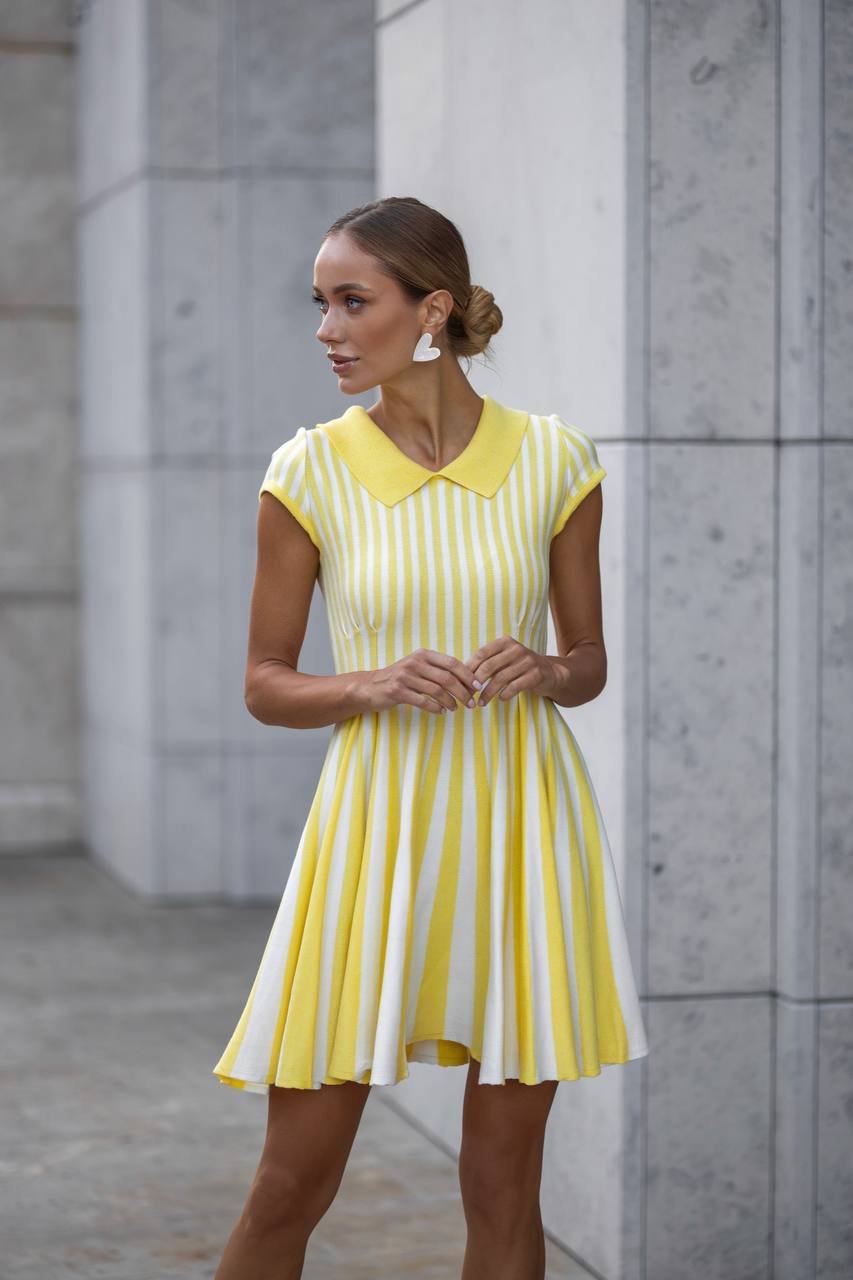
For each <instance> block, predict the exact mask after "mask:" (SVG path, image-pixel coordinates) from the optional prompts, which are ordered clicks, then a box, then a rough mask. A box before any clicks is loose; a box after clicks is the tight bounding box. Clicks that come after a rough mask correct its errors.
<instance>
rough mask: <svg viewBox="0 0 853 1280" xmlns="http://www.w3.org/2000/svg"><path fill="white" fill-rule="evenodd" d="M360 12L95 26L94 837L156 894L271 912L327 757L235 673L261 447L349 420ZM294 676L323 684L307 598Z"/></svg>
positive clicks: (318, 602) (83, 127)
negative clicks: (343, 257)
mask: <svg viewBox="0 0 853 1280" xmlns="http://www.w3.org/2000/svg"><path fill="white" fill-rule="evenodd" d="M370 15H371V6H370V5H369V4H367V3H366V0H359V2H358V3H356V4H352V3H347V4H344V3H343V2H341V3H334V4H329V5H320V6H315V7H313V8H312V7H311V6H304V5H299V4H295V3H285V4H282V3H280V2H278V0H240V2H239V3H237V0H222V2H220V0H192V3H190V0H159V2H158V3H156V4H153V3H144V2H143V0H123V2H122V3H121V4H117V3H112V2H111V0H90V3H88V4H87V5H86V6H85V8H84V14H83V21H82V24H81V28H80V86H79V96H80V110H79V117H78V120H79V150H80V174H79V196H78V199H79V220H78V225H79V252H80V264H81V272H80V274H81V297H82V312H83V332H82V360H81V385H82V414H81V442H80V445H81V459H80V501H81V523H82V530H83V551H82V565H83V567H82V575H83V583H84V586H83V592H84V623H83V635H84V643H83V654H84V673H83V675H84V681H83V684H84V693H83V705H84V709H85V710H84V724H83V734H84V737H83V741H84V755H85V761H86V781H87V794H86V813H87V838H88V841H89V845H90V848H91V852H92V855H93V857H95V858H96V859H97V860H98V861H99V862H101V863H102V864H103V865H104V866H106V867H109V868H110V870H111V871H112V872H113V873H114V874H115V875H116V876H117V877H118V878H119V879H120V880H121V881H122V882H123V883H124V884H126V885H128V886H131V887H133V888H134V889H136V890H138V891H139V892H140V893H142V894H144V895H145V896H146V897H150V898H156V899H160V900H171V899H182V898H193V899H197V898H199V897H201V898H204V897H212V898H220V897H227V898H233V899H247V898H254V897H257V898H260V899H263V900H265V901H266V900H269V899H275V898H277V897H279V896H280V894H281V891H282V889H283V886H284V882H285V879H286V876H287V873H288V871H289V869H290V864H291V862H292V858H293V855H294V852H295V849H296V844H297V839H298V835H299V831H300V829H301V826H302V824H303V822H304V819H305V816H306V815H307V810H308V804H309V802H310V796H311V792H312V789H313V785H314V784H315V783H316V779H317V776H318V773H319V766H320V762H321V760H322V757H323V754H324V751H325V747H326V743H327V741H328V737H329V733H330V730H329V729H328V728H323V729H318V730H310V731H304V730H299V731H297V730H286V729H281V728H270V727H268V726H263V725H260V724H258V723H257V722H256V721H254V720H253V719H252V718H251V716H250V715H249V713H248V712H247V710H246V708H245V706H244V703H243V680H244V672H245V663H246V642H247V632H248V619H249V600H250V593H251V586H252V579H253V574H254V559H255V556H254V553H255V522H256V518H257V509H258V488H259V487H260V483H261V480H262V478H263V475H264V472H265V470H266V466H267V463H268V462H269V458H270V454H271V453H272V451H273V449H274V448H275V447H276V446H277V445H278V444H280V443H281V442H282V441H283V440H284V439H285V438H287V437H288V436H290V435H292V434H293V432H294V431H295V430H296V428H297V427H298V426H300V425H303V424H305V425H309V426H310V425H313V423H314V422H316V421H319V420H322V419H323V418H328V417H331V416H332V415H333V414H334V413H335V412H336V411H337V410H338V408H339V407H340V406H339V395H338V393H337V387H336V386H334V385H333V383H332V380H331V379H330V378H329V374H328V369H327V367H326V362H325V361H324V360H323V358H322V348H321V347H320V344H319V343H318V342H317V341H316V338H315V337H314V333H315V330H316V327H317V320H316V316H315V312H314V309H313V306H312V303H311V301H310V294H311V279H312V276H311V272H312V264H313V259H314V256H315V254H316V252H317V249H318V248H319V242H320V237H321V235H322V233H323V231H324V230H325V228H326V227H327V226H328V224H329V223H330V222H331V221H332V219H333V218H334V217H335V216H336V215H337V214H338V213H340V212H341V210H342V209H346V208H349V207H350V206H352V205H354V204H358V203H361V202H362V201H364V200H367V199H369V198H371V196H372V192H373V111H372V102H373V98H372V93H373V88H372V81H373V76H372V52H373V44H372V41H373V31H372V25H371V22H370V21H369V18H370ZM342 103H345V104H346V108H345V111H346V118H347V121H348V122H349V123H348V124H347V126H346V128H341V110H342V108H341V104H342ZM300 666H302V667H304V668H305V669H306V670H311V671H317V672H322V671H324V670H331V669H332V662H331V654H330V652H329V647H328V641H327V639H326V632H325V619H324V615H323V608H322V597H321V596H320V593H319V591H318V592H316V594H315V599H314V608H312V614H311V619H310V622H309V630H308V634H307V635H306V640H305V645H304V647H303V655H302V659H301V662H300Z"/></svg>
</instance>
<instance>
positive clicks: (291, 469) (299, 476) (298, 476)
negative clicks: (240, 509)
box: [258, 427, 320, 550]
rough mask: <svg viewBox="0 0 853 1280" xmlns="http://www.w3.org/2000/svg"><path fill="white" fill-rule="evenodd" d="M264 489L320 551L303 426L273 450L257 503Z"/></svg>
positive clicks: (305, 429) (306, 433) (306, 432)
mask: <svg viewBox="0 0 853 1280" xmlns="http://www.w3.org/2000/svg"><path fill="white" fill-rule="evenodd" d="M265 491H266V492H267V493H271V494H273V495H274V496H275V497H276V498H278V500H279V502H281V503H283V504H284V506H285V507H287V509H288V511H289V512H290V514H291V515H292V516H294V517H295V518H296V519H297V520H298V521H299V523H300V524H301V525H302V528H303V529H304V530H305V532H306V533H307V534H308V537H309V538H310V539H311V541H312V542H313V543H314V546H315V547H316V548H317V549H318V550H319V549H320V539H319V537H318V535H317V526H316V523H315V520H314V504H313V502H312V500H311V478H310V472H309V458H308V431H307V428H306V427H300V428H299V430H298V431H297V432H296V434H295V435H294V436H291V438H290V439H289V440H285V442H284V444H280V445H279V446H278V448H277V449H276V450H275V452H274V453H273V455H272V457H271V458H270V462H269V466H268V467H267V472H266V475H265V476H264V479H263V483H262V485H261V487H260V489H259V490H258V502H260V500H261V494H262V493H264V492H265Z"/></svg>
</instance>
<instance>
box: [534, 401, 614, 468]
mask: <svg viewBox="0 0 853 1280" xmlns="http://www.w3.org/2000/svg"><path fill="white" fill-rule="evenodd" d="M530 419H531V424H535V426H534V430H537V431H538V432H539V433H540V435H541V436H542V437H543V439H545V440H546V441H547V442H548V443H550V444H551V445H552V447H553V448H556V449H558V450H559V451H560V452H561V453H562V454H563V455H564V456H565V457H567V458H568V460H569V461H570V462H575V463H576V464H577V465H580V466H586V465H587V464H588V463H589V462H590V461H594V462H595V463H596V465H597V463H598V457H597V450H596V447H595V441H594V440H593V438H592V436H591V435H589V434H588V433H587V432H586V431H583V430H582V429H581V428H580V427H578V426H575V424H574V423H571V422H568V421H567V420H566V419H565V418H564V417H563V416H562V415H561V414H559V413H548V414H544V413H540V414H531V415H530Z"/></svg>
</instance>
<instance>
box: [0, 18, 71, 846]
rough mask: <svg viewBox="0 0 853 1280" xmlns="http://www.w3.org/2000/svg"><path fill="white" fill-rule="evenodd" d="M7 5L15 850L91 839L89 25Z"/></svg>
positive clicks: (8, 644)
mask: <svg viewBox="0 0 853 1280" xmlns="http://www.w3.org/2000/svg"><path fill="white" fill-rule="evenodd" d="M67 9H68V6H67V4H66V3H65V0H52V3H51V2H48V0H41V3H32V4H29V3H28V4H21V3H15V0H0V209H2V217H0V717H2V723H3V732H2V733H0V848H2V849H4V850H15V851H21V852H25V851H26V850H27V849H28V848H30V849H32V848H36V847H38V846H39V845H41V844H55V843H65V842H68V841H71V842H74V841H75V840H76V839H77V838H78V837H79V834H80V823H81V806H80V789H79V775H80V768H81V761H80V754H79V740H78V728H79V700H78V686H77V680H76V678H75V673H76V669H77V663H78V657H79V649H78V620H79V578H78V548H77V536H76V516H77V477H76V474H75V470H74V457H75V430H76V420H77V403H76V369H75V363H76V344H77V307H76V268H75V260H74V164H75V154H74V131H73V117H74V102H75V80H74V30H73V28H72V27H71V26H70V25H69V22H68V13H67Z"/></svg>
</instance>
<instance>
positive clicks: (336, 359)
mask: <svg viewBox="0 0 853 1280" xmlns="http://www.w3.org/2000/svg"><path fill="white" fill-rule="evenodd" d="M328 355H329V359H330V360H331V361H332V364H346V363H347V362H348V361H349V360H357V359H358V356H339V355H336V354H334V353H333V352H331V351H330V352H329V353H328Z"/></svg>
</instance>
